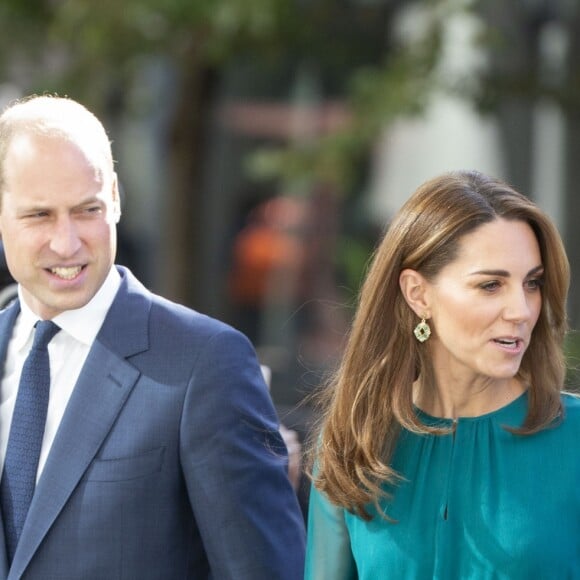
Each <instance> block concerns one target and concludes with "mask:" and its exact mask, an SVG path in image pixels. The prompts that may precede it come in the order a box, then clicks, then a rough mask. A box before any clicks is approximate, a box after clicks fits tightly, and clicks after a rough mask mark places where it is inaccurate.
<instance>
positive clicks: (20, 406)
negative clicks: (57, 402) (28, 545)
mask: <svg viewBox="0 0 580 580" xmlns="http://www.w3.org/2000/svg"><path fill="white" fill-rule="evenodd" d="M59 330H60V328H59V327H58V326H57V325H56V324H54V323H53V322H51V321H50V320H41V321H39V322H37V323H36V331H35V334H34V343H33V345H32V349H31V350H30V353H29V354H28V357H27V358H26V360H25V361H24V366H23V367H22V375H21V377H20V385H19V386H18V395H17V397H16V404H15V406H14V414H13V415H12V425H11V426H10V436H9V438H8V447H7V449H6V458H5V459H4V471H3V472H2V480H1V482H0V501H1V505H2V516H3V518H4V531H5V532H6V548H7V550H8V558H9V561H10V562H11V561H12V557H13V556H14V552H15V551H16V545H17V544H18V540H19V538H20V533H21V532H22V527H23V526H24V520H25V519H26V514H27V513H28V508H29V507H30V502H31V501H32V496H33V495H34V488H35V486H36V472H37V470H38V460H39V458H40V449H41V447H42V438H43V436H44V426H45V423H46V412H47V409H48V397H49V392H50V363H49V358H48V348H47V347H48V343H49V342H50V341H51V340H52V338H53V337H54V335H55V334H56V333H57V332H58V331H59Z"/></svg>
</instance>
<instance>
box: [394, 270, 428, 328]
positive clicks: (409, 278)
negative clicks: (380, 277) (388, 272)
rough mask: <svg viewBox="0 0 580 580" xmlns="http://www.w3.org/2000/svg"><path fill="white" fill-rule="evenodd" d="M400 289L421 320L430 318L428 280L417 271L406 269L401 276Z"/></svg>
mask: <svg viewBox="0 0 580 580" xmlns="http://www.w3.org/2000/svg"><path fill="white" fill-rule="evenodd" d="M399 287H400V288H401V293H402V294H403V298H404V299H405V301H406V302H407V304H408V305H409V307H410V308H411V310H413V312H414V313H415V314H416V315H417V316H418V317H419V318H429V316H430V312H429V302H428V299H427V280H425V278H424V277H423V276H422V275H421V274H419V272H417V271H416V270H412V269H411V268H405V269H404V270H403V271H402V272H401V274H400V275H399Z"/></svg>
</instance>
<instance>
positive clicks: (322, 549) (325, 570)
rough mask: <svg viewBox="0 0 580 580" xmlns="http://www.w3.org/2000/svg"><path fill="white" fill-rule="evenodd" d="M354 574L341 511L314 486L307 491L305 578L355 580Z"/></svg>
mask: <svg viewBox="0 0 580 580" xmlns="http://www.w3.org/2000/svg"><path fill="white" fill-rule="evenodd" d="M357 577H358V575H357V571H356V566H355V562H354V559H353V557H352V551H351V547H350V537H349V533H348V529H347V527H346V524H345V520H344V510H343V509H342V508H339V507H336V506H334V505H332V504H331V503H330V502H329V501H328V499H327V498H326V496H325V495H323V494H321V493H320V492H319V491H318V490H317V489H316V488H315V487H314V486H312V489H311V491H310V506H309V508H308V530H307V548H306V572H305V574H304V579H305V580H356V578H357Z"/></svg>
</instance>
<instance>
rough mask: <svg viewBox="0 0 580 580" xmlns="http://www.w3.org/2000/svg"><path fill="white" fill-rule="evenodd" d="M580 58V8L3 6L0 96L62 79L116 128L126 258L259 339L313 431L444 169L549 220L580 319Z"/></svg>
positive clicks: (277, 396) (359, 0)
mask: <svg viewBox="0 0 580 580" xmlns="http://www.w3.org/2000/svg"><path fill="white" fill-rule="evenodd" d="M579 63H580V3H579V2H577V1H574V0H518V1H515V0H479V1H460V0H455V1H453V0H448V1H441V0H414V1H413V0H409V1H402V0H123V1H122V2H119V1H118V0H100V1H99V2H95V1H94V0H3V2H2V3H1V4H0V105H5V104H6V103H8V102H10V101H11V100H12V99H14V98H17V97H19V96H22V95H26V94H30V93H47V92H48V93H57V94H59V95H68V96H70V97H72V98H74V99H76V100H79V101H80V102H82V103H84V104H85V105H87V106H88V107H89V108H90V109H92V110H93V111H94V112H95V113H96V114H97V115H98V116H99V117H100V118H101V119H102V120H103V122H104V123H105V125H106V127H107V129H108V130H109V134H110V137H111V139H112V141H113V151H114V155H115V157H116V160H117V170H118V174H119V178H120V182H121V186H122V196H123V218H122V221H121V224H120V250H119V260H118V261H119V262H120V263H123V264H125V265H127V266H129V267H130V268H131V269H132V270H133V271H134V272H135V274H137V275H138V276H139V277H140V278H141V279H142V281H143V282H144V283H145V284H146V285H147V286H149V287H150V288H151V289H153V290H154V291H156V292H158V293H160V294H163V295H165V296H167V297H169V298H172V299H174V300H177V301H179V302H182V303H184V304H187V305H189V306H191V307H193V308H195V309H197V310H200V311H203V312H205V313H208V314H210V315H213V316H216V317H218V318H221V319H224V320H226V321H228V322H230V323H231V324H233V325H234V326H236V327H238V328H239V329H240V330H242V331H243V332H245V333H246V334H247V335H248V336H249V337H250V338H251V340H252V341H253V342H254V344H255V346H256V348H257V350H258V353H259V356H260V360H261V362H262V364H264V365H266V366H268V367H270V369H271V388H272V394H273V398H274V401H275V403H276V404H277V406H278V409H279V410H280V414H281V416H282V418H283V420H284V422H285V423H286V424H287V425H288V426H290V427H291V428H296V429H297V430H299V431H300V432H301V433H303V432H304V431H305V430H306V429H307V424H308V420H309V406H308V405H300V403H301V401H303V399H304V397H305V396H306V395H308V394H309V393H310V392H312V390H313V389H315V388H316V386H317V385H318V384H319V383H320V381H321V378H322V377H323V376H324V373H325V372H326V371H327V370H328V369H329V368H332V366H333V364H334V363H335V361H336V359H337V358H338V357H339V356H340V349H341V345H342V343H343V339H344V335H345V332H346V330H347V328H348V324H349V321H350V318H351V315H352V309H353V307H354V305H355V303H356V295H357V290H358V287H359V283H360V280H361V276H362V275H363V273H364V271H365V267H366V265H367V263H368V260H369V257H370V255H371V253H372V251H373V248H374V247H375V244H376V242H377V239H378V236H379V235H380V233H381V232H382V231H383V229H384V227H385V226H386V225H387V224H388V222H389V219H390V216H392V214H393V212H394V211H396V209H397V208H398V207H399V206H400V205H401V204H402V203H403V202H404V200H405V199H406V197H407V196H408V195H409V194H410V193H411V192H412V191H413V190H414V189H415V188H416V187H417V186H418V185H419V184H420V183H421V182H423V181H424V180H425V179H427V178H429V177H432V176H433V175H435V174H437V173H440V172H442V171H446V170H450V169H459V168H475V169H479V170H481V171H484V172H489V173H491V174H494V175H496V176H499V177H502V178H504V179H506V180H507V181H509V182H510V183H511V184H513V185H514V186H515V187H516V188H517V189H519V190H521V191H522V192H523V193H525V194H527V195H529V196H530V197H531V198H533V199H534V200H536V201H537V202H538V203H539V204H540V205H541V206H542V207H544V209H546V210H547V211H548V212H549V213H550V214H551V215H552V217H553V218H554V220H555V221H556V223H557V225H558V226H559V228H560V231H561V232H562V234H563V236H564V239H565V241H566V246H567V249H568V252H569V255H570V258H571V262H572V266H573V282H572V291H571V294H570V302H569V315H570V321H571V325H572V327H576V326H577V325H578V322H579V319H580V294H579V292H578V287H579V286H578V276H579V275H580V269H579V268H578V263H579V253H580V227H578V223H577V221H578V219H579V218H580V207H579V206H580V195H579V193H578V184H579V183H580V66H579ZM506 251H509V249H506ZM574 342H575V341H574V340H571V341H570V345H569V349H570V351H569V352H570V362H571V365H574V364H575V360H576V355H575V352H576V349H575V347H574ZM570 380H571V382H575V381H576V376H575V373H573V372H572V371H571V374H570Z"/></svg>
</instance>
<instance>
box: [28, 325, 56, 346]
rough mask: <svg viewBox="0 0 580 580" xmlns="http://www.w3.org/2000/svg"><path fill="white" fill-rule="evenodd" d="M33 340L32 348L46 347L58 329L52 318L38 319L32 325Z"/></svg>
mask: <svg viewBox="0 0 580 580" xmlns="http://www.w3.org/2000/svg"><path fill="white" fill-rule="evenodd" d="M34 328H35V329H36V330H35V333H34V342H33V343H32V348H40V349H42V348H46V346H47V345H48V343H49V342H50V341H51V340H52V339H53V337H54V335H55V334H56V333H57V332H58V331H59V330H60V326H57V325H56V324H55V323H54V322H52V320H39V321H38V322H37V323H36V324H35V325H34Z"/></svg>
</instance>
